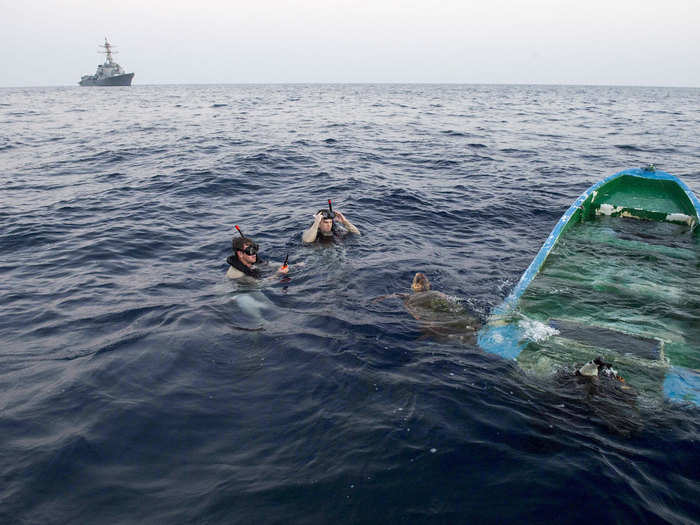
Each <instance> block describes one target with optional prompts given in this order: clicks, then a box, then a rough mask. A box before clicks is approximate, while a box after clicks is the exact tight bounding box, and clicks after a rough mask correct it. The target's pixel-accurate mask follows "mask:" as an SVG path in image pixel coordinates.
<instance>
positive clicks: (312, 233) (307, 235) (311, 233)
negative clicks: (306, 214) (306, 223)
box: [301, 213, 321, 244]
mask: <svg viewBox="0 0 700 525" xmlns="http://www.w3.org/2000/svg"><path fill="white" fill-rule="evenodd" d="M320 223H321V214H320V213H317V214H316V215H314V223H313V224H312V225H311V227H310V228H309V229H308V230H306V231H305V232H304V234H303V235H302V236H301V241H302V242H305V243H306V244H310V243H312V242H314V241H315V240H316V235H317V234H318V225H319V224H320Z"/></svg>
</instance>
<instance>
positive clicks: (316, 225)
mask: <svg viewBox="0 0 700 525" xmlns="http://www.w3.org/2000/svg"><path fill="white" fill-rule="evenodd" d="M336 219H337V220H336ZM338 223H340V224H342V225H343V227H344V228H345V230H346V231H344V232H343V231H341V230H340V229H339V228H338V227H337V224H338ZM349 233H354V234H356V235H360V230H358V229H357V227H356V226H355V225H354V224H353V223H351V222H350V221H349V220H348V219H347V218H346V217H345V215H343V214H342V213H341V212H339V211H333V205H332V204H331V200H330V199H328V209H325V208H324V209H321V210H318V211H317V212H316V214H315V215H314V222H313V224H312V225H311V226H310V227H309V229H308V230H306V231H305V232H304V233H303V235H302V236H301V240H302V242H304V243H306V244H311V243H314V242H332V241H334V240H335V239H339V238H342V237H345V235H347V234H349Z"/></svg>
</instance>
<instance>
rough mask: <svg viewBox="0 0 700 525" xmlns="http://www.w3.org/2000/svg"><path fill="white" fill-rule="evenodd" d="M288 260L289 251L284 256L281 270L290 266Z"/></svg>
mask: <svg viewBox="0 0 700 525" xmlns="http://www.w3.org/2000/svg"><path fill="white" fill-rule="evenodd" d="M287 261H289V252H287V256H286V257H285V258H284V262H283V263H282V266H281V267H280V270H286V269H287V268H289V266H288V265H287Z"/></svg>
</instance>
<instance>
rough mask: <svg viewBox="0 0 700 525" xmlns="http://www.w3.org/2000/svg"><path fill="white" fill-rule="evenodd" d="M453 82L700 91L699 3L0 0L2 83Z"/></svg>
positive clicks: (696, 0)
mask: <svg viewBox="0 0 700 525" xmlns="http://www.w3.org/2000/svg"><path fill="white" fill-rule="evenodd" d="M105 35H107V36H108V37H109V39H110V41H111V42H112V43H113V44H114V45H116V46H117V50H118V51H119V54H118V55H116V56H115V59H116V60H117V61H118V62H119V63H120V64H121V65H122V66H123V67H124V68H125V69H126V70H127V71H128V72H134V73H136V76H135V78H134V82H133V83H134V85H136V84H163V83H173V84H180V83H195V84H199V83H250V82H254V83H257V82H260V83H268V82H437V83H443V82H459V83H470V84H471V83H514V84H529V83H535V84H605V85H647V86H649V85H651V86H693V87H700V0H664V1H662V2H651V1H648V0H636V1H631V0H607V1H603V0H577V1H570V0H522V1H516V0H443V1H438V0H420V1H399V0H373V1H370V0H355V1H351V0H306V1H297V0H286V1H283V0H246V1H238V0H229V1H217V0H199V1H195V0H191V1H188V2H178V1H176V0H172V1H167V2H166V1H161V0H118V1H112V0H61V1H58V0H45V1H41V0H0V86H53V85H76V84H77V82H78V80H80V77H81V75H84V74H93V73H94V72H95V68H96V67H97V64H98V63H100V62H101V61H102V60H103V59H104V57H103V56H101V55H98V54H97V51H98V47H97V46H98V44H101V43H103V42H104V37H105Z"/></svg>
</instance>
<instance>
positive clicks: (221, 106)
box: [211, 104, 228, 108]
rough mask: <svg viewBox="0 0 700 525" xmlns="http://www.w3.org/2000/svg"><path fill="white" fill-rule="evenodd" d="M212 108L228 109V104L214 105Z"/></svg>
mask: <svg viewBox="0 0 700 525" xmlns="http://www.w3.org/2000/svg"><path fill="white" fill-rule="evenodd" d="M211 107H213V108H226V107H228V104H212V105H211Z"/></svg>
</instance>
